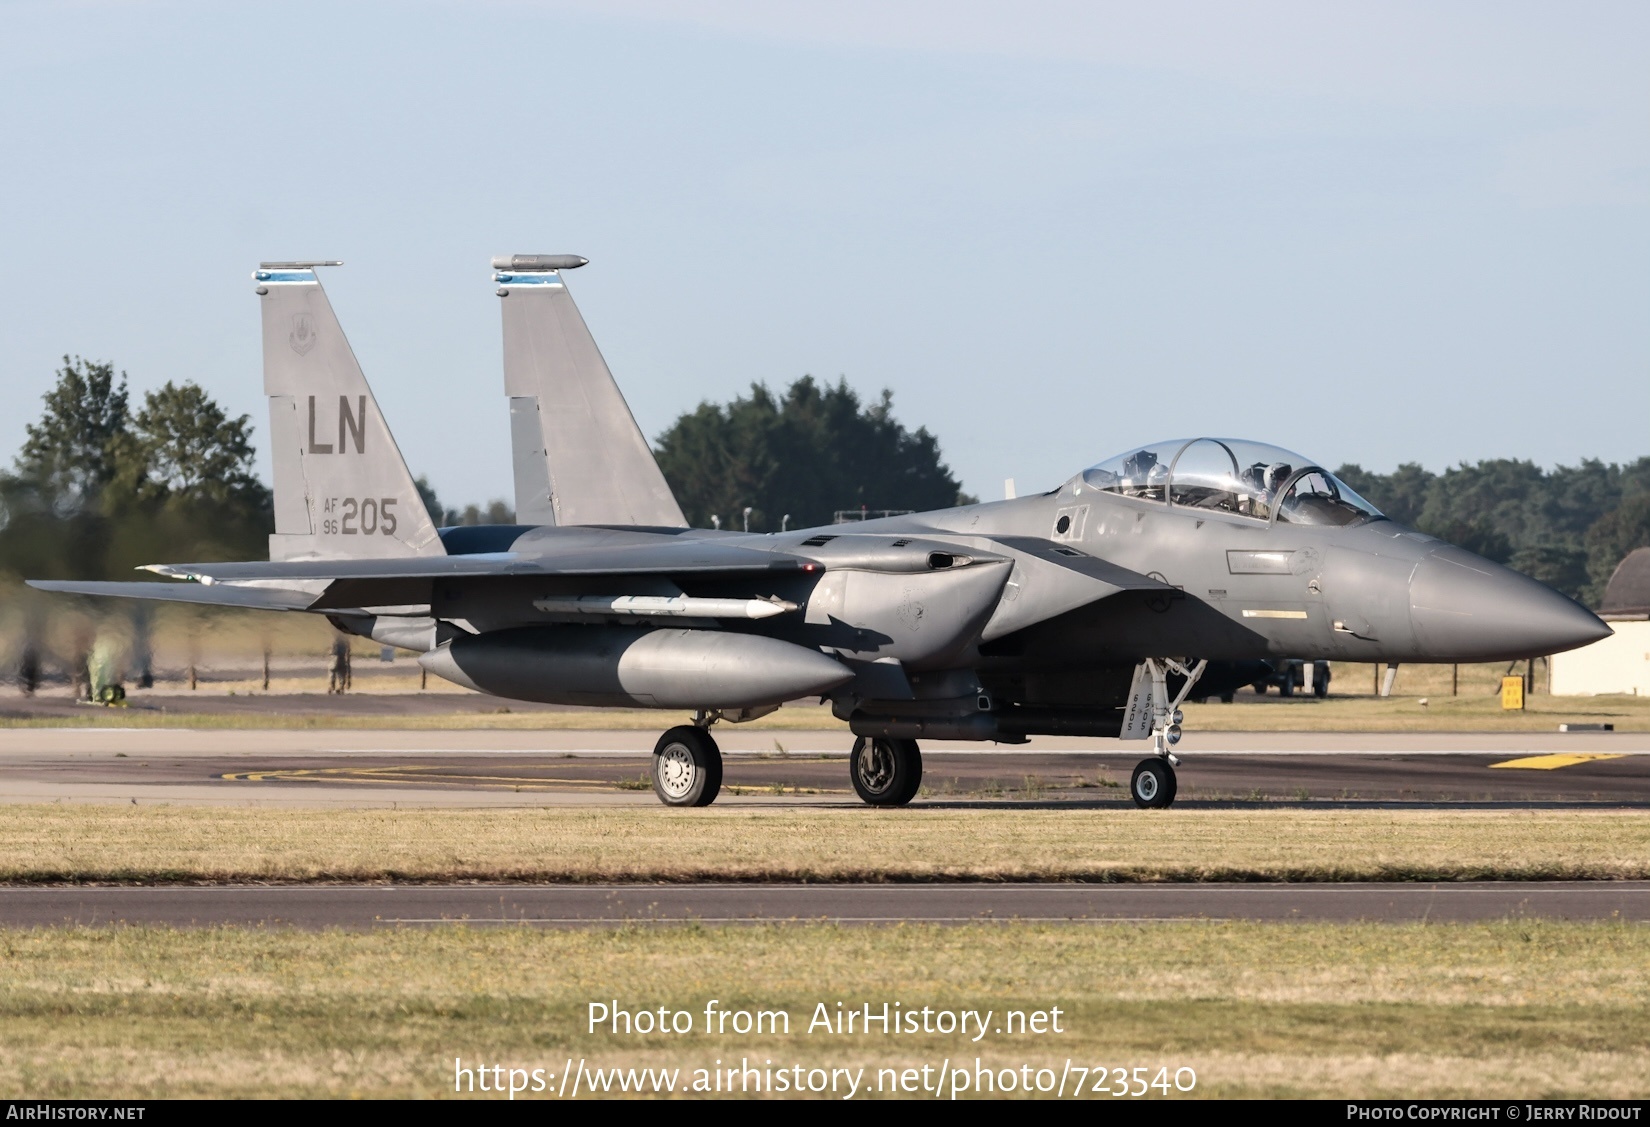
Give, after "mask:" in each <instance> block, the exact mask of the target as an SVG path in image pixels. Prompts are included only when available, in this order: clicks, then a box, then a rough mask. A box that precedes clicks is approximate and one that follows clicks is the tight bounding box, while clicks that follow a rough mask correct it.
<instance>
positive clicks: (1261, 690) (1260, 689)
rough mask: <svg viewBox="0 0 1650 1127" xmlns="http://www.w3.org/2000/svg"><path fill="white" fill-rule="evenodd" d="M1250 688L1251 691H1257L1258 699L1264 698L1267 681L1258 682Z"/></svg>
mask: <svg viewBox="0 0 1650 1127" xmlns="http://www.w3.org/2000/svg"><path fill="white" fill-rule="evenodd" d="M1249 687H1250V688H1251V689H1253V690H1255V695H1256V696H1257V697H1263V696H1265V695H1266V682H1265V681H1256V682H1255V683H1254V684H1253V685H1250V686H1249Z"/></svg>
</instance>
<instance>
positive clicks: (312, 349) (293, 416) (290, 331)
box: [253, 262, 445, 560]
mask: <svg viewBox="0 0 1650 1127" xmlns="http://www.w3.org/2000/svg"><path fill="white" fill-rule="evenodd" d="M337 265H340V263H335V262H266V263H264V264H263V265H262V266H260V267H259V268H258V271H257V273H255V274H254V275H253V278H254V279H256V281H257V283H258V296H259V300H260V303H261V304H262V306H263V328H264V394H265V395H267V396H269V439H270V456H271V459H272V460H273V462H274V470H275V534H274V535H273V536H271V537H270V538H269V558H270V559H272V560H302V559H377V558H384V557H390V556H439V555H444V554H445V549H444V548H443V547H442V546H441V537H440V535H439V534H438V533H437V532H436V529H435V524H434V522H433V521H431V520H430V514H429V513H428V512H427V511H426V510H425V508H424V502H423V500H422V498H420V496H419V494H418V487H417V486H416V485H414V484H413V479H412V474H410V473H408V472H407V464H406V462H404V461H403V460H402V458H401V451H400V450H399V449H398V448H397V447H396V445H395V438H394V436H393V435H391V434H390V428H389V425H388V424H387V423H385V422H384V416H383V414H382V413H381V412H380V411H379V410H378V401H377V400H376V399H374V398H373V394H372V389H371V388H370V387H368V386H367V379H366V377H365V376H364V375H362V373H361V366H360V364H358V363H357V362H356V359H355V353H354V352H353V351H351V349H350V346H349V341H347V340H345V339H344V330H343V329H342V328H341V327H340V326H339V324H338V318H337V316H336V315H335V314H334V313H333V311H332V303H331V302H329V301H328V300H327V295H326V291H324V290H323V289H322V288H321V283H320V282H319V281H318V280H317V279H316V277H315V267H317V266H337Z"/></svg>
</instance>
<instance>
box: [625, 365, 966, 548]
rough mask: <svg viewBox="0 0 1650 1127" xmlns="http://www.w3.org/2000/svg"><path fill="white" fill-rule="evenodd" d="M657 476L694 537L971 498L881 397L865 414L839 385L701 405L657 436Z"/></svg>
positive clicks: (925, 440)
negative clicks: (712, 530) (715, 528)
mask: <svg viewBox="0 0 1650 1127" xmlns="http://www.w3.org/2000/svg"><path fill="white" fill-rule="evenodd" d="M657 446H658V458H659V466H660V468H661V469H662V470H663V471H664V474H665V478H666V480H667V481H669V483H670V487H671V489H672V490H674V491H675V493H676V499H677V501H678V502H679V503H680V504H681V506H682V511H683V513H684V514H686V516H687V518H688V523H689V524H692V525H694V526H696V527H701V528H703V527H709V526H710V524H711V523H712V521H711V517H712V516H713V515H714V516H720V517H721V519H722V522H723V527H724V528H740V527H743V519H744V518H743V513H744V510H745V508H746V507H747V506H749V507H750V509H751V516H750V527H751V529H752V530H753V531H756V530H763V531H777V530H778V529H779V527H780V525H781V523H782V522H783V520H784V517H785V516H786V515H789V516H790V518H791V519H790V527H792V528H801V527H807V526H809V525H817V524H827V523H829V522H830V520H831V516H832V514H833V513H834V512H836V511H837V510H840V509H858V508H861V507H864V508H867V509H914V510H919V511H921V510H926V509H940V508H947V507H949V506H951V505H956V504H959V503H967V502H968V501H971V500H972V498H966V497H964V496H963V495H962V494H961V493H960V492H959V491H958V482H957V479H956V478H955V477H953V476H952V474H951V471H950V470H949V469H948V468H947V467H946V465H945V464H944V463H943V462H942V461H941V460H940V448H939V441H938V440H937V439H936V438H935V437H934V436H933V435H931V434H929V433H928V431H927V429H926V428H918V429H917V430H915V431H912V430H908V429H907V428H906V427H905V426H903V425H902V424H901V423H900V422H899V421H898V420H897V419H895V418H894V413H893V395H892V393H891V392H888V391H884V392H883V393H882V395H881V397H880V398H879V399H878V400H877V401H876V402H875V403H872V404H870V405H869V406H867V405H865V404H864V403H862V402H861V400H860V398H859V396H858V395H857V394H856V393H855V392H854V390H853V389H852V388H850V387H849V386H848V383H847V381H846V380H838V381H837V382H836V383H835V384H821V383H818V382H816V381H815V380H814V379H813V377H812V376H803V377H802V378H801V379H799V380H797V381H796V382H795V383H793V384H791V385H790V387H788V388H786V389H785V392H784V394H783V395H782V396H777V397H776V396H775V395H774V394H773V392H772V391H770V390H769V389H768V387H767V385H766V384H752V385H751V390H750V394H749V395H748V396H741V397H739V398H737V399H734V400H733V401H732V402H731V403H728V404H725V405H719V404H712V403H701V404H700V405H699V406H698V407H697V408H696V409H695V410H693V411H690V412H688V413H687V414H684V415H683V416H681V417H680V418H679V419H677V420H676V422H675V424H674V425H672V426H671V428H670V429H669V430H667V431H665V433H664V434H662V435H660V436H659V439H658V442H657Z"/></svg>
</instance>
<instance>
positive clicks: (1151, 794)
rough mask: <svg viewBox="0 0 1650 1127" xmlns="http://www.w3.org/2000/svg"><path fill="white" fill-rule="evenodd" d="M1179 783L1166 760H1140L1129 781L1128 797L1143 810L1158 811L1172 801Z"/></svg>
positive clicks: (1172, 768)
mask: <svg viewBox="0 0 1650 1127" xmlns="http://www.w3.org/2000/svg"><path fill="white" fill-rule="evenodd" d="M1178 789H1179V782H1178V781H1177V780H1176V778H1175V773H1174V767H1173V766H1171V765H1170V762H1169V760H1168V759H1166V758H1165V759H1157V758H1155V757H1154V758H1152V759H1142V760H1141V761H1140V762H1139V763H1137V764H1135V766H1134V776H1133V777H1132V778H1131V779H1129V796H1130V797H1131V798H1133V799H1134V804H1135V805H1136V806H1138V807H1140V808H1141V809H1144V810H1158V809H1162V808H1163V807H1165V806H1168V805H1169V804H1170V803H1172V802H1173V801H1174V796H1175V792H1176V791H1177V790H1178Z"/></svg>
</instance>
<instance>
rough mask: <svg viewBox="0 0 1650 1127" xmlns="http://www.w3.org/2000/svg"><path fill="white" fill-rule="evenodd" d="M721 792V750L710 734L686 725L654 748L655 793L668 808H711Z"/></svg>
mask: <svg viewBox="0 0 1650 1127" xmlns="http://www.w3.org/2000/svg"><path fill="white" fill-rule="evenodd" d="M721 790H722V749H721V748H719V747H717V746H716V741H715V740H714V739H712V738H711V734H710V732H709V731H708V730H707V729H706V728H702V727H700V726H699V725H697V724H683V725H681V726H680V727H677V728H672V729H671V730H670V731H668V732H666V733H665V734H664V735H662V736H660V737H659V742H658V743H656V744H654V745H653V793H654V794H656V795H658V796H659V801H660V802H662V803H664V804H665V805H666V806H709V805H710V804H711V803H713V802H715V801H716V796H717V794H719V793H720V792H721Z"/></svg>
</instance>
